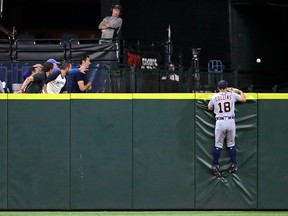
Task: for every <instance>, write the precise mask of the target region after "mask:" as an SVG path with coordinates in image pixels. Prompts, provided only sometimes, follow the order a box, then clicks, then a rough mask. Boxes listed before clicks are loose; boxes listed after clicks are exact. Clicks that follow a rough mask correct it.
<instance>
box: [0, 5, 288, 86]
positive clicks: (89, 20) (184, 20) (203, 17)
mask: <svg viewBox="0 0 288 216" xmlns="http://www.w3.org/2000/svg"><path fill="white" fill-rule="evenodd" d="M3 3H4V4H3V5H4V7H3V8H4V10H3V14H2V17H1V19H0V23H1V25H2V26H5V27H6V28H8V29H12V28H13V26H15V27H16V29H17V33H18V34H33V35H34V36H35V37H37V38H59V37H61V35H62V34H64V33H71V34H75V35H77V36H79V37H80V38H95V37H99V35H100V32H99V30H98V29H97V27H98V24H99V22H100V21H101V20H102V18H103V17H104V16H106V15H108V14H110V7H111V5H112V4H114V3H120V4H121V5H122V6H123V15H122V17H123V20H124V23H123V28H122V35H121V38H122V39H123V40H125V41H127V42H129V41H138V40H139V41H141V42H150V41H156V42H157V43H158V42H159V43H161V42H164V43H165V41H167V28H168V25H170V26H171V31H172V41H173V44H174V49H173V56H172V58H173V60H174V61H175V62H179V55H181V56H182V61H183V63H184V65H185V66H187V67H189V66H190V65H191V58H192V52H191V50H192V48H201V52H200V55H199V57H200V66H201V67H203V68H205V67H207V62H208V61H209V60H210V59H220V60H222V62H223V64H224V65H225V68H226V69H231V71H233V70H237V71H238V72H239V73H241V72H243V73H244V72H245V73H246V72H248V73H254V74H257V76H256V77H257V78H256V79H257V80H258V79H263V81H262V82H263V83H264V84H285V83H288V82H287V77H288V75H287V74H288V71H287V68H288V67H287V66H286V59H287V56H288V55H287V48H288V43H287V38H288V33H287V31H288V30H287V29H288V28H287V27H288V18H287V17H288V2H287V1H284V0H230V1H229V0H227V1H226V0H225V1H224V0H220V1H214V0H190V1H187V0H177V1H174V0H167V1H147V0H137V1H129V0H121V1H113V0H81V1H75V0H50V1H39V0H29V1H22V0H4V2H3ZM1 37H5V35H4V34H1ZM257 58H261V60H262V61H261V63H260V64H258V63H257V62H256V59H257ZM271 77H272V78H271Z"/></svg>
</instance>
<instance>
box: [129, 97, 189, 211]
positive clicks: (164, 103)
mask: <svg viewBox="0 0 288 216" xmlns="http://www.w3.org/2000/svg"><path fill="white" fill-rule="evenodd" d="M157 95H158V94H153V98H149V94H148V95H147V96H148V97H147V98H146V96H145V94H143V97H142V96H141V94H139V95H137V96H138V98H136V99H135V100H134V101H133V209H191V208H194V179H195V176H194V100H191V99H192V97H194V95H193V94H190V95H189V94H187V95H188V97H190V98H189V99H188V98H186V99H185V96H184V98H183V99H182V100H181V99H180V98H181V96H182V95H173V94H171V95H169V94H162V95H161V94H160V96H159V98H160V100H155V99H156V98H158V97H157ZM183 95H184V94H183ZM150 97H151V95H150ZM169 97H171V98H170V99H169Z"/></svg>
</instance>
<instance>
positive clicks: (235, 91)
mask: <svg viewBox="0 0 288 216" xmlns="http://www.w3.org/2000/svg"><path fill="white" fill-rule="evenodd" d="M227 90H228V91H230V92H234V93H236V94H240V93H241V91H240V90H239V89H238V88H234V87H228V88H227Z"/></svg>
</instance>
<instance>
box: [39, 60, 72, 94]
mask: <svg viewBox="0 0 288 216" xmlns="http://www.w3.org/2000/svg"><path fill="white" fill-rule="evenodd" d="M71 68H72V64H71V63H70V62H68V61H63V62H62V64H61V70H60V71H57V72H54V73H52V74H51V75H50V76H48V77H47V79H46V80H45V84H44V87H43V93H45V94H59V93H68V91H67V80H66V75H68V74H69V73H70V71H71Z"/></svg>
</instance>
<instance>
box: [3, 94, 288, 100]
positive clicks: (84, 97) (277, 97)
mask: <svg viewBox="0 0 288 216" xmlns="http://www.w3.org/2000/svg"><path fill="white" fill-rule="evenodd" d="M213 94H214V93H85V94H82V93H78V94H77V93H72V94H26V93H25V94H0V100H7V99H8V100H70V99H76V100H90V99H103V100H133V99H143V100H144V99H151V100H152V99H155V100H162V99H163V100H195V99H196V100H210V98H211V96H212V95H213ZM245 95H246V98H247V100H259V99H273V100H280V99H283V100H287V99H288V93H245Z"/></svg>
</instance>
